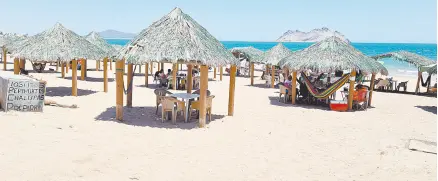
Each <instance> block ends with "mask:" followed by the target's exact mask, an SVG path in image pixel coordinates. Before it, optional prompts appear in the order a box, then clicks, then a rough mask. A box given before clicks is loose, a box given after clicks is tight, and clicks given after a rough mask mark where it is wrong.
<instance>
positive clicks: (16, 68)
mask: <svg viewBox="0 0 438 181" xmlns="http://www.w3.org/2000/svg"><path fill="white" fill-rule="evenodd" d="M14 74H15V75H18V74H20V60H19V59H18V58H14Z"/></svg>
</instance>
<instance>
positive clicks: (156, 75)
mask: <svg viewBox="0 0 438 181" xmlns="http://www.w3.org/2000/svg"><path fill="white" fill-rule="evenodd" d="M161 72H163V69H161V70H159V71H156V72H155V74H154V80H158V78H160V77H161V76H160V74H161Z"/></svg>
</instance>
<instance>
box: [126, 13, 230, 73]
mask: <svg viewBox="0 0 438 181" xmlns="http://www.w3.org/2000/svg"><path fill="white" fill-rule="evenodd" d="M128 47H129V48H126V49H124V51H125V52H122V56H123V57H124V58H126V61H127V62H128V63H133V64H142V62H154V61H155V62H164V63H192V64H200V65H208V66H213V67H217V66H225V65H229V64H236V63H237V60H236V59H235V58H234V57H233V56H232V54H231V53H230V52H229V51H227V50H226V49H225V47H224V46H223V45H222V43H220V42H219V41H218V40H217V39H216V38H214V37H213V36H212V35H211V34H210V33H209V32H208V31H207V30H206V29H205V28H204V27H202V26H201V25H199V24H198V23H197V22H196V21H195V20H194V19H192V18H191V17H190V16H189V15H187V14H185V13H183V12H182V11H181V9H179V8H175V9H174V10H172V11H171V12H170V13H169V14H167V15H166V16H164V17H162V18H161V19H160V20H158V21H156V22H154V23H153V24H152V25H150V26H149V27H148V28H147V29H145V30H143V31H142V32H141V33H140V34H139V35H138V36H137V37H136V38H134V39H133V40H132V41H131V42H129V44H128Z"/></svg>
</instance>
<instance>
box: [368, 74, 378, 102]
mask: <svg viewBox="0 0 438 181" xmlns="http://www.w3.org/2000/svg"><path fill="white" fill-rule="evenodd" d="M375 79H376V74H372V75H371V82H370V95H369V97H368V106H371V100H373V91H374V80H375Z"/></svg>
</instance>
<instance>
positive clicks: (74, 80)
mask: <svg viewBox="0 0 438 181" xmlns="http://www.w3.org/2000/svg"><path fill="white" fill-rule="evenodd" d="M77 63H78V60H76V59H74V60H72V65H71V95H72V96H78V67H77V66H78V64H77Z"/></svg>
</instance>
